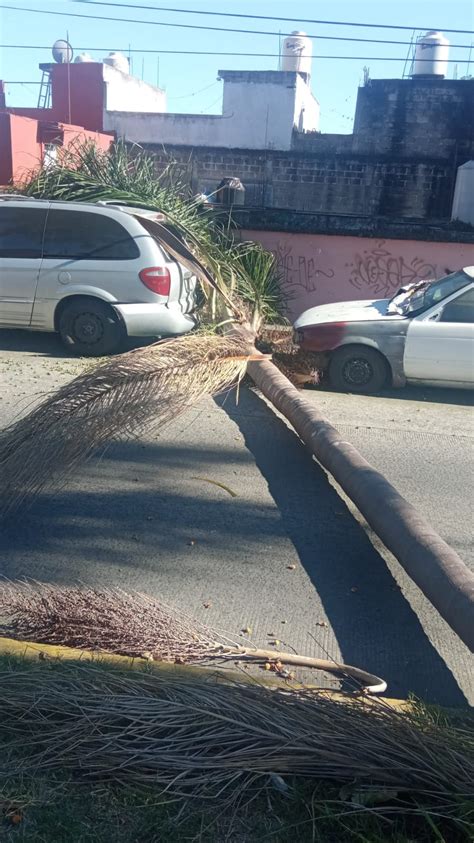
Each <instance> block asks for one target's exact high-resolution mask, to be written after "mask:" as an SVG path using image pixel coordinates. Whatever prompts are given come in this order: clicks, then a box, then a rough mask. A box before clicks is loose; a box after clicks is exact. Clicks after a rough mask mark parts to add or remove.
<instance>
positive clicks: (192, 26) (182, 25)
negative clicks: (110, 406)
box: [0, 4, 470, 49]
mask: <svg viewBox="0 0 474 843" xmlns="http://www.w3.org/2000/svg"><path fill="white" fill-rule="evenodd" d="M119 5H121V4H119ZM0 9H9V10H10V11H14V12H33V13H34V14H38V15H56V16H58V17H66V18H83V19H84V18H85V19H86V20H103V21H107V22H109V21H113V22H115V23H137V24H144V25H146V26H165V27H166V26H170V27H174V28H177V29H193V30H196V29H198V30H200V31H202V30H205V31H207V32H223V33H230V32H232V33H239V34H241V35H270V36H272V37H275V36H282V35H284V36H285V35H289V34H291V33H285V32H283V33H282V32H269V31H267V30H263V29H228V28H227V27H222V26H200V25H198V24H191V23H169V22H164V21H155V20H138V19H135V18H112V17H110V16H107V15H81V14H78V13H77V12H53V11H50V10H49V9H29V8H25V7H23V6H7V5H3V4H2V5H0ZM306 37H307V38H312V39H317V38H319V37H320V36H319V35H307V36H306ZM327 37H328V38H331V40H334V39H332V36H327ZM335 40H341V41H369V42H371V43H377V44H392V43H397V42H395V41H383V40H377V39H373V41H371V39H363V38H340V39H339V38H335ZM400 43H404V44H409V42H408V41H406V42H400ZM454 46H456V47H460V48H462V49H469V48H470V44H456V45H454V44H453V47H454Z"/></svg>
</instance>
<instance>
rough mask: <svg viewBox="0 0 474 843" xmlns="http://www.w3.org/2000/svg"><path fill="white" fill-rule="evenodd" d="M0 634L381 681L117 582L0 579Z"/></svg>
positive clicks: (380, 687)
mask: <svg viewBox="0 0 474 843" xmlns="http://www.w3.org/2000/svg"><path fill="white" fill-rule="evenodd" d="M0 618H1V619H2V620H1V621H0V635H2V636H7V637H9V638H13V639H16V640H20V641H35V642H39V643H41V644H60V645H61V644H62V645H65V646H67V647H74V648H77V649H81V650H92V651H94V652H97V651H101V652H107V653H114V654H119V655H123V656H132V657H141V658H147V659H151V660H156V661H167V662H175V663H178V664H209V663H229V662H236V661H239V662H253V663H257V664H264V665H265V666H267V667H268V669H273V670H275V671H276V672H278V673H280V674H283V675H287V674H286V673H285V671H284V670H283V667H284V666H285V665H291V666H295V667H303V668H310V669H313V670H320V671H324V672H326V673H330V674H335V675H337V676H339V677H341V678H343V679H344V678H345V679H347V680H349V681H351V682H352V683H353V685H354V687H355V688H356V689H358V690H360V691H365V692H367V693H383V692H384V691H385V690H386V688H387V685H386V683H385V682H384V681H383V679H380V678H379V677H378V676H373V675H372V674H371V673H367V672H366V671H364V670H360V668H357V667H353V666H351V665H344V664H339V663H338V662H336V661H330V660H328V659H316V658H312V657H310V656H300V655H298V654H296V653H284V652H280V651H279V650H276V649H275V650H264V649H260V648H258V647H255V646H254V645H253V644H252V643H251V642H250V641H247V642H246V643H245V645H242V643H241V641H238V640H235V638H233V637H232V635H231V634H230V633H222V632H219V631H216V630H213V629H211V628H210V627H208V626H206V625H205V624H203V623H201V622H199V621H197V620H195V619H194V618H190V617H189V616H187V615H186V614H185V613H184V612H181V611H179V610H178V609H176V608H171V607H170V606H167V605H166V604H164V603H163V602H161V601H159V600H156V599H155V598H153V597H149V596H148V595H146V594H127V593H126V592H124V591H122V590H120V589H106V588H101V589H93V588H84V587H71V586H54V585H48V584H45V583H25V582H8V581H3V582H0Z"/></svg>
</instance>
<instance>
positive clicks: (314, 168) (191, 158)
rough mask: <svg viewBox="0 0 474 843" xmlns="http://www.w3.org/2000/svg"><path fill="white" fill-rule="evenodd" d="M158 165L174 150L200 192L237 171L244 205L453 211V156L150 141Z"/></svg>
mask: <svg viewBox="0 0 474 843" xmlns="http://www.w3.org/2000/svg"><path fill="white" fill-rule="evenodd" d="M148 149H150V150H152V151H153V152H154V153H155V155H156V160H157V168H158V170H160V169H164V167H165V166H166V164H167V163H168V162H169V156H171V157H172V158H173V159H174V160H176V161H177V163H178V166H179V167H181V169H182V171H183V176H184V178H185V180H186V181H187V182H188V183H189V185H190V187H191V189H192V190H193V191H194V192H195V193H201V192H203V193H207V194H209V193H212V192H213V191H214V190H215V189H216V188H217V186H218V184H219V182H220V181H221V179H222V178H224V177H226V176H238V177H239V178H240V179H241V181H242V183H243V184H244V186H245V188H246V204H247V205H249V206H253V207H256V206H263V207H270V208H271V207H273V208H289V209H293V210H297V211H305V212H315V213H317V212H323V213H341V214H362V215H367V214H368V215H382V216H388V217H400V216H406V217H415V218H421V219H426V218H433V219H442V218H449V216H450V211H451V200H452V191H453V175H454V174H453V170H452V166H451V164H450V163H449V162H447V161H439V160H435V161H433V160H427V161H413V160H412V161H409V160H407V159H405V160H403V159H402V160H398V161H394V160H393V159H391V158H390V157H389V156H386V155H385V156H380V155H379V156H367V155H365V156H364V155H357V154H354V153H351V154H345V155H343V154H341V155H334V154H333V155H329V154H327V153H326V154H318V153H317V152H312V153H303V152H300V153H299V152H296V151H291V152H276V151H269V150H267V151H252V150H237V149H233V150H227V149H218V148H216V149H199V148H196V149H191V150H190V149H189V148H188V147H168V148H167V150H166V152H165V151H164V150H163V148H157V147H155V146H150V147H148Z"/></svg>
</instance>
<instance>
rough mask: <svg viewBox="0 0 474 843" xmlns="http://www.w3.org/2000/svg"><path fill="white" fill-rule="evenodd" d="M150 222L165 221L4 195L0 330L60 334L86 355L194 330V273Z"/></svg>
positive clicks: (0, 198)
mask: <svg viewBox="0 0 474 843" xmlns="http://www.w3.org/2000/svg"><path fill="white" fill-rule="evenodd" d="M153 218H155V219H162V218H161V217H160V215H158V214H153V212H150V211H144V210H140V209H137V208H129V207H126V206H118V205H111V204H107V203H104V204H102V203H98V204H83V203H79V202H51V201H49V200H43V199H31V198H28V197H22V196H13V195H12V194H4V195H0V328H27V329H29V330H30V331H57V332H59V334H60V336H61V338H62V340H63V342H64V343H65V345H66V346H67V347H68V348H69V349H70V350H71V351H73V352H75V353H77V354H81V355H87V356H94V355H102V354H109V353H111V352H113V351H116V350H118V349H119V348H120V347H121V346H122V344H123V342H124V340H125V338H126V337H127V336H129V337H149V336H150V337H151V336H157V337H166V336H175V335H178V334H183V333H186V332H187V331H190V330H191V329H192V328H194V327H195V325H196V318H195V316H194V315H193V312H194V310H195V307H196V276H195V275H193V274H192V273H191V272H190V271H189V270H188V269H186V267H184V266H182V265H181V264H180V263H178V262H177V261H176V260H174V259H173V258H172V257H170V255H168V254H167V253H166V252H165V250H164V249H163V247H162V246H161V245H160V243H159V242H158V241H157V240H156V239H155V238H154V237H153V235H152V234H151V233H149V230H147V228H146V227H145V226H146V222H147V220H153ZM141 220H142V222H143V223H144V224H142V222H141ZM148 228H150V226H148Z"/></svg>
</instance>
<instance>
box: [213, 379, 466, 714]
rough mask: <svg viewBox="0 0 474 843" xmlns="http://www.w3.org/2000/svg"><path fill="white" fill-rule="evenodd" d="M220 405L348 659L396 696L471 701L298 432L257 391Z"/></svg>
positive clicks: (450, 702) (244, 392)
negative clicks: (251, 460) (379, 679)
mask: <svg viewBox="0 0 474 843" xmlns="http://www.w3.org/2000/svg"><path fill="white" fill-rule="evenodd" d="M218 404H219V406H221V407H222V408H223V409H224V410H225V411H226V413H227V414H228V415H229V417H230V418H231V419H232V420H233V421H234V422H235V423H236V424H237V425H238V427H239V429H240V431H241V433H242V434H243V436H244V440H245V444H246V446H247V448H248V449H249V450H250V451H251V453H252V454H253V456H254V459H255V462H256V464H257V467H258V468H259V469H260V471H261V473H262V474H263V476H264V477H265V479H266V481H267V483H268V488H269V491H270V494H271V495H272V497H273V499H274V501H275V503H276V505H277V507H278V509H279V511H280V513H281V517H282V521H283V526H284V529H285V530H286V533H287V535H288V536H289V538H290V539H291V541H292V542H293V544H294V546H295V548H296V551H297V553H298V555H299V558H300V560H301V563H302V564H303V565H304V567H305V569H306V571H307V573H308V575H309V577H310V578H311V581H312V583H313V585H314V588H315V589H316V591H317V593H318V594H319V597H320V599H321V601H322V603H323V606H324V608H325V611H326V613H327V617H328V619H329V621H330V624H331V626H332V628H333V630H334V634H335V636H336V639H337V641H338V644H339V647H340V648H341V652H342V656H343V659H344V661H345V662H346V663H347V664H354V665H359V666H361V667H364V668H366V669H367V670H370V671H371V672H373V673H375V674H377V675H379V676H383V677H384V678H385V679H386V680H387V682H388V685H389V691H390V694H391V695H392V696H406V695H407V694H408V693H409V692H412V693H414V694H416V695H419V696H421V697H424V698H425V699H429V700H430V701H433V702H437V703H439V704H444V705H457V704H462V703H465V698H464V695H463V693H462V692H461V690H460V689H459V686H458V685H457V683H456V681H455V679H454V677H453V675H452V673H451V672H450V670H449V669H448V668H447V666H446V664H445V663H444V661H443V660H442V658H441V657H440V655H439V653H438V652H437V651H436V649H435V648H434V647H433V646H432V644H431V642H430V641H429V639H428V637H427V636H426V634H425V632H424V630H423V627H422V625H421V623H420V621H419V619H418V617H417V615H416V614H415V613H414V611H413V610H412V608H411V606H410V604H409V603H408V601H407V600H406V599H405V597H404V596H403V594H402V592H401V591H400V589H399V586H398V585H397V583H396V581H395V580H394V578H393V577H392V574H391V573H390V571H389V569H388V568H387V565H386V563H385V561H384V559H383V558H382V557H381V556H380V555H379V553H377V551H376V550H375V548H374V547H373V545H372V544H371V542H370V541H369V539H368V537H367V535H366V533H365V532H364V530H363V529H362V527H361V526H360V525H359V524H358V523H357V521H356V520H355V519H354V518H353V517H352V515H351V513H350V512H349V510H348V509H347V507H346V505H345V504H344V502H343V501H342V500H341V498H340V497H339V496H338V494H337V493H336V491H335V489H334V488H333V487H332V486H331V485H330V484H329V482H328V479H327V477H326V474H325V473H324V471H323V470H322V469H321V468H320V467H319V466H318V464H317V463H316V462H315V461H314V460H312V459H311V457H310V456H309V454H308V452H307V451H306V449H305V448H304V446H303V445H302V443H301V442H300V440H299V439H298V437H297V436H296V434H294V433H293V431H292V430H290V429H289V428H288V427H287V425H286V424H285V423H284V422H283V421H282V420H281V419H279V418H278V417H277V416H276V415H275V414H274V413H273V412H272V411H271V410H270V409H269V408H268V407H267V405H266V404H265V402H264V401H263V400H261V399H260V398H259V397H258V396H257V395H256V394H255V393H253V392H251V391H250V390H242V392H241V394H240V400H239V404H238V406H236V405H235V403H234V402H233V401H223V400H221V399H219V400H218ZM381 505H382V502H381Z"/></svg>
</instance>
